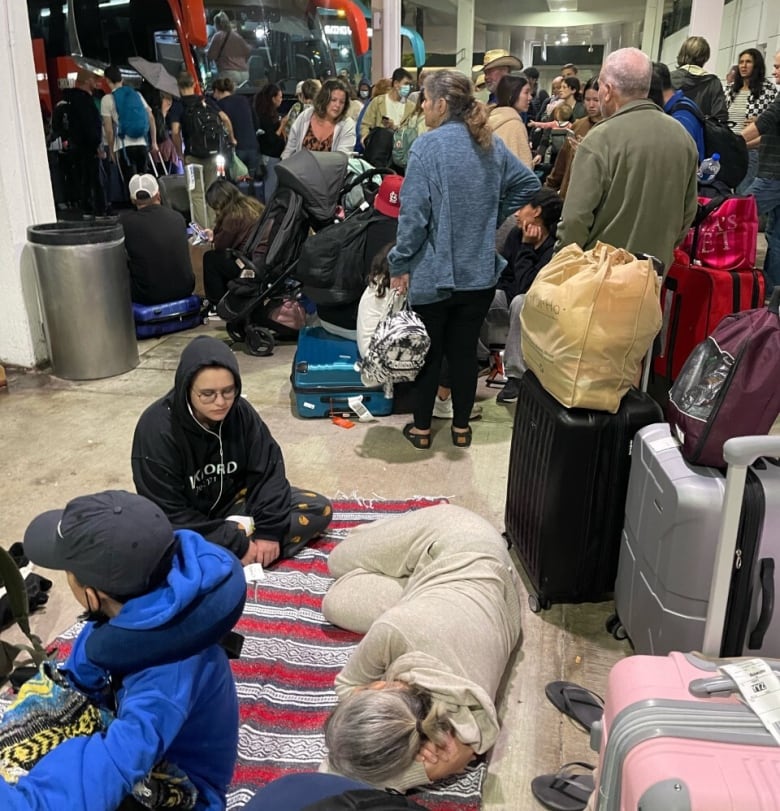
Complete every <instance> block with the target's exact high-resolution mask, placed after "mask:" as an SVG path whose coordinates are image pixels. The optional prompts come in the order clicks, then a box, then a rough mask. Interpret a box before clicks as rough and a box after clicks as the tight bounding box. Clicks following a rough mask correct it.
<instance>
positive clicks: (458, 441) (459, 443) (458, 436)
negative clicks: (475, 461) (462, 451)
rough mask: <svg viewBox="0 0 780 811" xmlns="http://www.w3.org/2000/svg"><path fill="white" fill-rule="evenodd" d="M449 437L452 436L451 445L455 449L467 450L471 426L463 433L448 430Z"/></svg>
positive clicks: (469, 442) (469, 443) (451, 429)
mask: <svg viewBox="0 0 780 811" xmlns="http://www.w3.org/2000/svg"><path fill="white" fill-rule="evenodd" d="M450 435H451V436H452V444H453V445H454V446H455V447H456V448H468V447H469V446H470V445H471V426H469V427H468V428H467V429H466V430H465V431H456V430H455V429H454V428H450Z"/></svg>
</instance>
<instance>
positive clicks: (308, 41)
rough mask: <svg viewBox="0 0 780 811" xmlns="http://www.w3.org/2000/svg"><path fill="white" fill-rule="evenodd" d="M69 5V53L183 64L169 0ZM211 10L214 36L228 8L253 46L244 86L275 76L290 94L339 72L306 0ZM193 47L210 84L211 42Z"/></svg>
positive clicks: (226, 3) (229, 0)
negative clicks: (304, 84) (219, 17)
mask: <svg viewBox="0 0 780 811" xmlns="http://www.w3.org/2000/svg"><path fill="white" fill-rule="evenodd" d="M30 1H31V2H32V3H33V4H36V3H37V2H41V0H30ZM44 5H46V6H48V7H50V6H51V3H48V2H47V3H44ZM66 7H67V12H68V17H69V20H68V23H69V29H70V32H71V33H72V36H71V37H70V39H71V42H70V48H71V51H72V52H76V53H79V54H80V55H81V56H83V57H84V58H85V59H89V60H92V61H94V62H95V63H96V64H103V65H107V64H109V63H114V64H116V65H119V66H122V67H125V66H127V65H128V59H129V57H131V56H143V57H144V58H146V59H149V60H152V61H157V62H161V63H162V64H163V65H164V66H165V67H166V69H167V70H168V72H169V73H171V74H172V75H173V76H176V75H177V74H178V73H179V71H181V70H182V69H183V67H184V60H183V54H182V44H183V43H180V42H179V36H178V34H177V32H176V29H175V27H174V23H173V15H172V13H171V6H170V5H169V2H168V0H67V6H66ZM61 8H64V6H63V7H61ZM205 8H206V25H207V31H208V36H209V41H211V39H212V37H213V36H214V34H215V32H216V28H215V25H214V18H215V17H216V15H217V14H218V13H219V12H224V13H225V14H226V15H227V16H228V18H229V19H230V21H231V24H232V31H233V32H235V33H236V34H237V35H239V36H241V37H242V38H243V39H244V40H245V41H246V42H247V43H248V44H249V45H250V46H251V52H250V53H249V56H248V59H247V71H246V73H247V79H246V81H245V82H244V83H243V87H242V88H241V89H242V90H244V92H254V91H256V90H257V89H258V88H259V87H261V86H262V85H264V84H266V83H267V82H275V83H276V84H278V85H280V86H281V87H282V90H283V91H284V93H285V95H288V96H291V95H293V94H294V93H295V85H296V84H297V83H298V82H299V81H302V80H304V79H321V78H323V77H324V76H332V75H335V69H334V65H333V58H332V55H331V50H330V46H329V43H328V41H327V39H326V37H325V35H324V32H323V29H322V23H321V21H320V18H319V15H318V14H317V13H316V10H315V9H314V8H313V7H312V8H311V9H309V8H308V4H307V2H306V0H271V2H270V3H266V2H262V0H237V1H234V0H206V3H205ZM58 10H59V8H58ZM46 12H47V13H48V12H49V8H47V9H46ZM47 21H48V20H47ZM62 27H63V28H64V25H63V26H62ZM186 46H187V47H190V46H191V43H186ZM191 50H192V52H193V55H194V57H195V61H196V65H197V69H198V73H199V74H200V75H199V77H198V78H199V79H200V82H201V84H202V85H203V86H204V87H207V86H209V85H210V84H211V82H212V81H213V80H214V79H215V78H216V77H217V74H218V72H219V71H218V68H217V65H216V61H215V60H214V59H213V58H212V59H208V58H207V56H206V54H207V52H208V47H206V48H191ZM213 56H214V54H213V53H212V57H213Z"/></svg>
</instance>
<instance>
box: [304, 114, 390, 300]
mask: <svg viewBox="0 0 780 811" xmlns="http://www.w3.org/2000/svg"><path fill="white" fill-rule="evenodd" d="M388 132H390V130H388ZM382 217H383V215H382V214H377V213H376V212H375V211H374V210H373V209H372V208H369V209H367V210H366V211H361V212H358V213H357V214H354V215H353V216H351V217H349V218H348V219H346V220H344V222H337V223H333V224H332V225H328V226H327V227H325V228H323V229H322V230H321V231H318V232H317V233H316V234H314V235H313V236H311V237H309V238H308V239H307V240H306V242H304V243H303V249H302V250H301V255H300V259H299V261H298V266H297V268H296V270H295V278H296V279H297V280H298V281H299V282H301V283H302V284H303V292H304V294H305V295H306V296H308V297H309V298H310V299H311V300H312V301H313V302H314V303H315V304H322V305H334V304H335V305H338V304H349V303H350V302H353V301H357V300H358V299H359V298H360V296H361V295H362V294H363V290H365V287H366V279H365V277H366V271H367V268H366V239H367V231H368V227H369V226H370V225H371V223H373V222H379V221H380V220H381V219H382Z"/></svg>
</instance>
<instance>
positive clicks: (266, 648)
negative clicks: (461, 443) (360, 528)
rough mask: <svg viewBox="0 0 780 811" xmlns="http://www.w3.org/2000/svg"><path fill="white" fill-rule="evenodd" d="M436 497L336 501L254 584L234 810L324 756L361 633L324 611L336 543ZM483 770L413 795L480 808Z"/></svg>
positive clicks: (427, 803) (239, 664) (440, 807)
mask: <svg viewBox="0 0 780 811" xmlns="http://www.w3.org/2000/svg"><path fill="white" fill-rule="evenodd" d="M440 501H441V499H435V500H432V499H414V500H409V501H379V500H374V501H368V502H367V501H334V503H333V521H332V523H331V525H330V527H329V528H328V533H327V535H326V536H325V537H324V538H323V539H322V540H320V541H318V542H317V543H314V544H312V545H311V546H309V547H308V548H306V549H304V550H303V551H302V552H301V553H300V554H299V555H298V556H297V557H295V558H293V559H291V560H286V561H283V562H282V563H280V564H278V565H277V566H274V567H273V568H272V569H270V570H268V571H267V572H265V575H266V576H265V579H264V580H262V581H260V582H258V583H257V584H255V583H252V584H250V585H249V587H248V594H247V602H246V607H245V609H244V615H243V617H242V618H241V620H240V622H239V624H238V626H237V628H236V630H237V631H238V632H239V633H241V634H243V635H244V637H245V641H244V647H243V651H242V654H241V658H240V659H239V660H237V661H234V662H233V663H232V664H233V673H234V676H235V679H236V686H237V689H238V697H239V717H240V730H239V743H238V762H237V764H236V770H235V772H234V774H233V783H232V785H231V786H230V789H229V792H228V803H227V805H228V809H230V811H234V809H239V808H242V807H243V806H244V805H245V804H246V803H247V802H248V801H249V799H250V798H251V797H252V796H253V795H254V793H255V792H256V791H257V790H258V789H260V788H261V787H262V786H264V785H265V784H266V783H268V782H270V781H271V780H273V779H275V778H277V777H281V776H282V775H285V774H289V773H291V772H301V771H312V770H314V771H316V769H317V768H318V766H319V764H320V762H321V761H322V759H323V758H324V756H325V754H326V752H325V737H324V734H323V727H324V724H325V719H326V718H327V717H328V715H329V713H330V711H331V710H332V709H333V707H334V706H335V704H336V694H335V693H334V691H333V682H334V679H335V677H336V674H337V673H338V672H339V670H341V668H342V667H343V666H344V665H345V664H346V661H347V659H348V658H349V656H350V653H351V652H352V650H353V649H354V647H355V645H356V644H357V643H358V641H359V640H360V637H359V636H357V635H356V634H352V633H350V632H349V631H344V630H342V629H340V628H335V627H334V626H332V625H329V624H328V623H326V622H325V619H324V618H323V616H322V611H321V606H322V598H323V596H324V595H325V592H326V591H327V590H328V587H329V585H330V584H331V582H332V578H331V577H330V575H329V574H328V567H327V559H328V554H329V552H330V550H331V549H333V547H334V546H335V545H336V544H337V543H338V541H339V540H340V539H341V538H343V537H344V535H345V534H346V533H347V531H348V530H349V529H351V528H352V527H355V526H357V525H358V524H361V523H364V522H367V521H375V520H377V519H379V518H384V517H387V516H389V515H394V514H400V513H404V512H407V511H410V510H417V509H421V508H424V507H427V506H430V505H431V504H436V503H439V502H440ZM79 628H80V625H75V626H73V627H72V628H71V629H69V630H68V631H67V632H66V633H65V634H63V635H62V637H60V638H59V639H58V640H57V643H56V645H57V647H58V654H57V657H58V658H59V659H62V658H64V657H65V656H67V654H68V652H69V650H70V646H71V641H72V640H73V639H74V638H75V637H76V635H77V634H78V631H79ZM486 772H487V767H486V766H485V764H484V763H479V764H477V765H474V766H470V767H469V768H468V770H467V771H466V772H465V773H464V774H462V775H459V776H458V777H457V778H450V779H449V780H447V781H443V782H441V783H439V784H437V786H436V789H435V790H430V791H423V792H419V793H417V794H415V795H414V799H415V801H416V802H418V803H420V805H422V806H424V807H425V808H427V809H429V811H478V809H479V808H480V806H481V793H482V783H483V781H484V778H485V774H486Z"/></svg>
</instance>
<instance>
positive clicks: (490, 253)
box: [387, 121, 539, 305]
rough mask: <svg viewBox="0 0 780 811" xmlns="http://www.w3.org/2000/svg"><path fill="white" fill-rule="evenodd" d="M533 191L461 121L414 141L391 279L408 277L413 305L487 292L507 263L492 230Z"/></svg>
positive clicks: (523, 174) (507, 158) (504, 154)
mask: <svg viewBox="0 0 780 811" xmlns="http://www.w3.org/2000/svg"><path fill="white" fill-rule="evenodd" d="M538 188H539V181H538V180H537V179H536V176H535V175H534V173H533V172H532V171H531V170H530V169H528V168H526V167H525V166H523V164H522V163H520V161H519V160H518V159H517V158H516V157H515V156H514V155H512V154H511V153H510V152H509V150H508V149H507V148H506V146H504V143H503V141H501V140H500V139H499V138H496V137H495V136H494V137H493V145H492V147H491V148H490V149H484V148H482V147H481V146H479V145H478V144H477V143H476V142H475V141H474V139H473V138H472V137H471V134H470V133H469V131H468V129H467V127H466V125H465V124H464V123H463V122H461V121H448V122H446V123H445V124H442V125H441V126H440V127H437V128H436V129H433V130H429V131H428V132H426V133H424V134H423V135H421V136H419V137H418V138H416V139H415V141H414V143H413V144H412V148H411V150H410V152H409V164H408V166H407V169H406V177H405V178H404V184H403V186H402V187H401V212H400V216H399V218H398V236H397V239H396V243H395V247H394V248H393V249H392V250H391V251H390V253H389V254H388V257H387V258H388V262H389V264H390V275H391V276H400V275H402V274H404V273H409V274H410V278H409V301H410V303H411V304H412V305H417V304H431V303H432V302H435V301H443V300H444V299H448V298H449V297H450V296H451V295H452V293H453V291H464V290H485V289H487V288H490V287H494V286H495V284H496V282H497V281H498V277H499V274H500V273H501V271H502V270H503V268H504V266H505V265H506V260H505V259H504V258H503V257H502V256H499V254H497V253H496V229H497V228H498V226H499V225H500V224H501V223H502V222H503V221H504V220H505V219H506V217H507V215H509V214H511V213H512V212H514V211H517V209H518V208H520V207H521V206H523V205H525V204H526V203H527V202H528V201H529V200H530V198H531V195H532V194H533V193H534V192H535V191H536V190H537V189H538Z"/></svg>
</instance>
